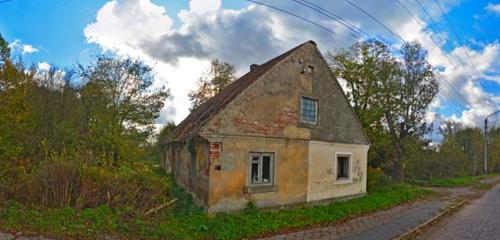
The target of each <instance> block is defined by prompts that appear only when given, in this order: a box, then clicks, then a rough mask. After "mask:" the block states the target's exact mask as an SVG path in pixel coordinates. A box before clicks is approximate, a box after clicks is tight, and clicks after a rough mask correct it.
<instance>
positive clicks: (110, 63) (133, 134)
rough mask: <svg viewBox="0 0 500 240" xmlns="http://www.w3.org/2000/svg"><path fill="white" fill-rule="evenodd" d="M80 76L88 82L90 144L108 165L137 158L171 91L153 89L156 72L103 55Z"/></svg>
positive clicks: (86, 102)
mask: <svg viewBox="0 0 500 240" xmlns="http://www.w3.org/2000/svg"><path fill="white" fill-rule="evenodd" d="M79 74H80V76H81V77H82V80H84V82H85V85H84V86H83V88H82V90H81V98H82V102H83V108H84V111H85V120H84V125H85V129H86V132H87V134H86V136H85V141H86V144H87V145H88V146H89V147H90V149H92V150H93V152H94V154H96V153H98V155H99V156H100V157H101V159H103V160H106V161H107V164H109V161H108V160H110V159H112V161H113V163H115V164H116V163H117V161H118V160H119V159H120V158H126V159H129V160H130V159H134V158H135V157H137V155H136V154H137V153H140V152H141V148H140V147H141V146H144V145H145V144H147V142H148V140H149V139H150V137H151V135H152V134H153V129H154V125H153V123H154V119H156V118H157V117H158V116H159V113H160V110H161V109H162V107H163V104H164V102H165V100H166V98H167V97H168V95H169V93H168V91H167V90H165V89H164V88H162V89H155V88H153V87H152V84H153V80H154V75H153V72H152V69H151V68H150V67H149V66H147V65H145V64H144V63H142V62H141V61H138V60H133V59H130V58H128V59H116V58H112V57H108V56H101V57H99V58H98V59H97V61H96V62H94V63H92V64H91V65H90V66H88V67H83V66H80V68H79Z"/></svg>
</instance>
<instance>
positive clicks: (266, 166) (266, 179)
mask: <svg viewBox="0 0 500 240" xmlns="http://www.w3.org/2000/svg"><path fill="white" fill-rule="evenodd" d="M271 167H272V166H271V156H263V157H262V183H270V182H271Z"/></svg>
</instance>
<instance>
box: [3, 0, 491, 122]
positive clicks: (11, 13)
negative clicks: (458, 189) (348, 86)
mask: <svg viewBox="0 0 500 240" xmlns="http://www.w3.org/2000/svg"><path fill="white" fill-rule="evenodd" d="M262 1H263V2H266V3H268V4H271V5H274V6H278V7H281V8H283V9H287V10H289V11H292V12H294V13H296V14H300V15H301V16H304V17H308V18H310V19H311V20H314V21H317V22H319V23H321V24H323V25H325V26H328V27H331V28H332V29H333V30H334V31H336V32H338V36H332V35H331V34H329V33H327V32H325V31H323V30H322V29H319V28H317V27H314V26H312V25H308V24H307V23H304V22H301V21H300V20H297V19H294V18H293V17H290V16H286V15H283V14H281V13H278V12H275V11H273V10H270V9H266V8H264V7H259V6H253V5H251V4H250V3H248V2H246V1H243V0H232V1H230V0H223V1H222V2H220V1H219V0H206V1H205V0H195V1H192V2H190V1H187V0H185V1H179V0H175V1H174V0H118V1H116V2H114V3H110V2H109V1H106V0H87V1H39V0H11V1H8V2H5V3H2V4H0V33H1V34H2V35H3V36H4V38H6V39H7V40H8V41H9V42H16V43H17V45H16V46H18V47H22V46H25V45H30V46H31V47H32V49H35V50H37V51H35V50H33V51H32V52H31V53H26V54H23V55H22V57H23V59H24V61H25V62H26V63H34V64H37V63H39V62H48V63H49V64H51V65H57V66H60V67H67V66H72V65H73V64H75V63H76V62H77V61H78V62H80V63H84V64H86V63H88V62H89V61H90V60H91V55H92V54H98V53H100V52H101V51H104V50H107V51H113V52H116V53H118V54H123V55H132V56H135V57H140V58H143V59H145V61H147V62H150V63H153V64H158V66H159V67H160V69H159V70H158V74H159V75H160V76H159V80H158V81H159V82H160V83H163V84H166V85H167V86H169V87H170V88H171V89H172V90H173V92H175V93H176V94H174V97H173V98H171V99H170V101H171V102H170V103H169V104H167V107H166V109H165V111H164V114H166V115H168V116H165V117H164V120H165V121H166V120H167V119H170V120H172V119H174V120H175V121H177V122H178V121H180V120H182V118H183V117H185V115H186V114H187V108H188V105H189V103H188V102H187V100H186V99H187V97H186V96H185V95H186V94H187V91H188V90H189V89H192V88H193V87H194V83H195V81H196V78H197V77H196V74H198V75H199V74H201V73H202V72H203V71H204V69H206V67H207V64H208V61H209V60H210V58H214V57H218V58H222V59H223V60H226V61H230V62H232V63H233V64H235V65H236V66H237V68H238V73H240V74H241V73H244V72H245V71H246V70H247V66H248V65H249V64H250V63H255V62H257V63H258V62H263V61H265V60H267V59H269V58H271V57H273V56H274V55H276V54H278V53H280V52H282V51H285V50H287V49H289V48H291V47H293V46H295V45H296V44H299V43H301V42H303V41H307V40H309V39H312V40H315V41H316V42H318V44H319V46H320V48H321V50H323V51H327V50H329V49H332V48H339V47H346V46H347V45H348V44H350V43H352V39H351V40H346V39H348V38H347V37H346V36H347V35H348V34H347V31H345V29H341V27H339V26H337V25H335V24H336V23H334V22H331V21H330V20H329V19H327V18H324V17H322V16H320V15H318V14H317V13H314V12H312V11H310V10H308V9H305V8H304V7H303V6H300V5H297V4H295V3H293V2H292V1H287V0H275V1H271V0H262ZM310 1H313V2H315V3H317V4H319V5H322V6H323V7H325V8H327V9H330V10H332V11H335V12H336V13H337V14H338V15H340V16H343V17H344V18H346V19H348V20H349V21H351V22H352V23H355V24H356V25H357V26H359V27H360V28H362V29H364V30H366V31H368V32H369V33H371V34H373V35H379V36H384V37H387V38H388V39H389V38H391V36H388V35H387V34H388V33H387V32H385V30H384V29H382V28H381V27H379V26H377V25H376V24H375V23H373V21H371V20H370V19H368V18H367V17H366V16H363V15H362V14H361V13H360V12H359V11H357V10H356V9H353V8H352V7H350V6H349V5H346V4H345V2H344V1H343V0H335V1H328V2H326V1H314V0H310ZM401 1H402V2H403V3H404V4H406V5H407V6H408V7H409V9H411V11H414V13H415V14H416V15H418V16H419V18H420V20H421V21H422V22H425V23H426V24H427V26H428V28H429V29H430V30H431V31H432V33H433V36H434V37H435V38H436V39H445V40H446V41H445V42H444V43H443V45H441V46H439V47H438V48H436V49H434V50H433V48H434V47H435V46H433V45H432V44H430V43H429V39H428V36H426V35H425V34H424V33H423V31H421V29H419V28H418V27H417V26H416V24H414V23H412V19H411V18H410V17H409V16H407V15H405V13H404V12H403V11H402V10H401V9H400V8H398V6H397V5H396V4H395V2H394V0H382V1H369V0H365V1H363V0H352V2H354V3H356V4H359V5H360V6H362V7H364V8H365V9H367V10H368V11H369V12H370V13H372V14H373V15H374V16H376V17H377V18H379V20H381V21H383V22H384V23H386V24H387V25H388V26H389V27H391V28H392V29H394V30H395V31H396V32H398V33H399V34H401V35H403V36H405V38H406V39H416V40H419V41H422V42H423V43H424V44H423V45H424V47H429V50H430V62H431V63H433V64H435V66H436V67H437V68H438V69H440V71H441V70H442V74H443V77H444V78H445V80H447V81H449V83H448V82H443V84H442V86H443V87H445V88H446V86H447V85H452V86H454V87H450V88H449V89H448V91H449V92H450V94H454V95H459V94H458V93H454V90H453V89H455V88H457V89H458V91H456V92H461V94H460V95H463V96H464V98H466V99H463V100H462V101H461V102H460V103H459V104H458V105H461V106H463V109H456V108H457V107H455V108H453V107H450V106H451V105H452V104H450V103H447V102H446V101H447V100H446V97H445V96H441V98H442V99H444V101H443V102H441V103H436V104H435V106H434V108H433V112H435V113H438V114H442V115H444V116H445V117H452V118H457V119H459V120H461V121H467V119H466V118H464V114H463V113H462V112H464V111H465V112H470V113H469V115H474V116H475V117H473V118H480V117H481V116H483V115H485V114H486V113H487V112H488V111H491V110H492V108H491V107H490V108H488V107H484V105H485V104H483V103H482V102H484V101H486V100H490V101H494V102H495V103H493V106H494V107H493V108H495V107H496V105H497V104H496V103H497V101H498V100H500V97H497V96H499V95H500V87H499V83H500V73H499V72H500V70H498V68H499V67H500V63H499V62H500V57H499V56H500V46H499V39H500V2H498V1H497V0H495V1H490V0H485V1H473V0H463V1H460V0H446V1H445V0H441V1H439V3H440V4H441V5H442V6H443V7H444V10H445V11H446V14H447V16H448V18H449V19H450V21H451V22H452V24H453V25H454V26H455V28H456V30H457V32H458V33H459V35H460V39H461V41H462V42H463V43H464V45H460V44H459V42H458V41H457V40H456V38H455V36H454V35H453V34H452V32H451V28H450V26H449V25H448V23H447V22H446V21H445V18H444V16H443V15H442V13H441V12H440V11H439V8H437V5H436V4H435V0H419V1H420V2H421V3H422V4H423V5H424V7H425V8H426V9H427V10H428V11H429V12H430V13H431V15H432V16H433V18H434V19H435V20H436V21H437V24H438V27H436V26H434V25H432V24H431V22H430V21H429V19H428V18H427V17H426V15H425V14H424V12H422V10H421V9H419V8H418V5H416V4H415V1H414V0H401ZM195 5H196V6H195ZM106 6H107V7H106ZM381 6H384V7H381ZM113 9H114V10H113ZM163 10H164V11H163ZM127 11H129V12H127ZM180 12H181V14H179V13H180ZM182 12H184V13H182ZM98 14H100V16H101V18H100V19H98ZM179 16H180V17H179ZM130 19H132V22H127V21H130ZM120 21H122V22H123V24H120ZM141 24H142V25H144V26H146V27H144V29H142V25H141ZM103 29H104V30H103ZM107 29H110V31H107ZM439 29H440V30H443V31H444V32H439V31H438V30H439ZM350 41H351V42H350ZM426 42H427V43H426ZM115 43H116V44H115ZM172 46H173V47H172ZM156 49H161V50H156ZM188 50H189V51H188ZM20 51H21V50H19V53H20ZM440 51H441V52H447V53H453V52H454V51H455V52H456V55H450V56H451V57H452V58H453V60H455V59H458V58H460V57H461V60H462V61H464V62H465V61H467V59H466V57H465V56H466V55H464V53H465V52H467V53H468V54H469V55H470V56H472V59H474V63H473V64H471V66H472V67H474V68H476V70H477V71H479V72H480V75H481V76H480V79H479V80H477V79H472V78H469V76H468V72H471V71H470V70H471V69H472V67H471V66H468V68H467V69H469V71H466V72H464V73H463V74H462V77H460V76H458V74H457V73H456V72H457V71H456V70H454V69H453V66H452V65H450V64H449V63H447V61H446V60H443V56H442V54H441V55H440ZM461 51H462V52H461ZM193 63H195V64H196V66H194V67H193ZM455 65H456V66H458V67H460V66H459V64H458V62H455ZM167 69H168V73H167ZM462 78H466V79H465V81H463V80H461V79H462ZM181 79H182V80H181ZM471 95H472V96H473V97H469V96H471ZM186 105H187V106H186ZM453 105H457V104H453ZM168 108H169V109H168ZM458 108H460V107H458ZM453 114H455V116H453ZM466 115H467V114H466ZM469 118H470V117H469ZM474 122H475V121H471V124H473V123H474ZM476 122H477V121H476Z"/></svg>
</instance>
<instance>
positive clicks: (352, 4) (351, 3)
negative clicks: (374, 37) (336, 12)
mask: <svg viewBox="0 0 500 240" xmlns="http://www.w3.org/2000/svg"><path fill="white" fill-rule="evenodd" d="M344 1H345V2H347V3H348V4H350V5H351V6H353V7H355V8H356V9H358V10H359V11H361V12H363V13H364V14H365V15H366V16H368V17H370V18H371V19H372V20H373V21H375V22H377V23H378V24H379V25H381V26H382V27H383V28H385V30H387V31H388V32H390V33H391V34H392V35H394V36H396V37H398V38H399V39H400V40H401V41H402V42H406V41H405V40H404V39H403V38H402V37H401V36H400V35H399V34H397V33H395V32H393V31H392V30H391V29H390V28H388V27H387V26H386V25H385V24H383V23H382V22H380V21H379V20H378V19H377V18H375V17H374V16H372V15H371V14H370V13H368V12H367V11H365V10H364V9H363V8H361V7H359V6H358V5H356V4H354V3H353V2H351V1H349V0H344Z"/></svg>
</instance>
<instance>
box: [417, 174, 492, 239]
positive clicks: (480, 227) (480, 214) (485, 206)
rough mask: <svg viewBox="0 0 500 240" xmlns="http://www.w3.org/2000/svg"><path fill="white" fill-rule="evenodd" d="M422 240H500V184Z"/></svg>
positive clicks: (433, 229)
mask: <svg viewBox="0 0 500 240" xmlns="http://www.w3.org/2000/svg"><path fill="white" fill-rule="evenodd" d="M421 239H446V240H448V239H454V240H462V239H463V240H465V239H467V240H469V239H481V240H489V239H491V240H498V239H500V184H499V185H497V186H496V187H494V188H493V189H492V190H490V191H488V192H487V193H485V194H484V195H483V196H482V197H481V198H480V199H477V200H474V201H473V202H472V203H471V204H469V205H467V206H466V207H465V208H463V209H462V210H460V211H459V212H457V213H456V214H454V215H453V216H451V217H450V218H448V219H446V220H445V221H443V222H442V223H440V224H438V225H436V226H435V227H433V228H432V229H431V230H430V231H428V232H427V233H426V234H424V235H423V236H422V237H421Z"/></svg>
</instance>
